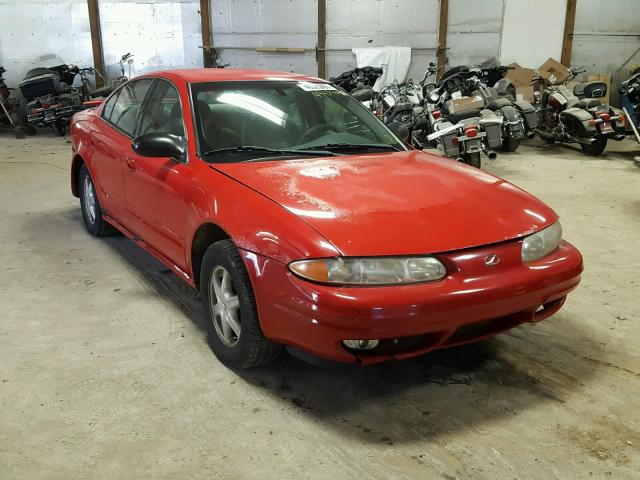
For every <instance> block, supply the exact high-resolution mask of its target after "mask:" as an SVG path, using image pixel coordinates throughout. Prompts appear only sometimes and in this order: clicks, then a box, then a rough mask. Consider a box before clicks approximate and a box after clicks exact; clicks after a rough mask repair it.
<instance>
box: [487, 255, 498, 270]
mask: <svg viewBox="0 0 640 480" xmlns="http://www.w3.org/2000/svg"><path fill="white" fill-rule="evenodd" d="M499 263H500V257H499V256H498V255H496V254H491V255H487V256H486V257H484V264H485V265H486V266H487V267H495V266H496V265H498V264H499Z"/></svg>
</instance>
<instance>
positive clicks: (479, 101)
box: [449, 96, 484, 113]
mask: <svg viewBox="0 0 640 480" xmlns="http://www.w3.org/2000/svg"><path fill="white" fill-rule="evenodd" d="M482 107H484V99H483V98H482V97H480V96H475V97H462V98H455V99H452V100H451V105H450V107H449V112H451V113H459V112H465V111H467V110H476V109H478V108H482Z"/></svg>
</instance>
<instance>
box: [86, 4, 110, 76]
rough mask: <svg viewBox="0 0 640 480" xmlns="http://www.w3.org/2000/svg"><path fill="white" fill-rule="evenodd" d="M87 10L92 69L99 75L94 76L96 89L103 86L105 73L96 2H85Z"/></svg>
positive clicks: (98, 8) (98, 10) (98, 9)
mask: <svg viewBox="0 0 640 480" xmlns="http://www.w3.org/2000/svg"><path fill="white" fill-rule="evenodd" d="M87 7H88V9H89V29H90V30H91V49H92V50H93V68H95V69H96V70H97V71H98V72H99V73H100V75H96V87H101V86H102V85H104V83H103V77H105V78H106V75H107V72H106V71H105V69H104V51H103V49H102V32H101V30H100V7H99V6H98V0H87Z"/></svg>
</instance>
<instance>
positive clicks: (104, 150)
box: [91, 79, 153, 232]
mask: <svg viewBox="0 0 640 480" xmlns="http://www.w3.org/2000/svg"><path fill="white" fill-rule="evenodd" d="M152 81H153V80H152V79H140V80H134V81H132V82H129V83H127V84H125V85H124V86H123V87H122V88H121V89H120V90H119V91H118V92H116V94H114V95H113V96H112V97H110V98H109V100H108V101H107V103H106V104H105V107H104V109H103V110H102V123H103V125H102V128H99V129H96V133H95V135H94V137H93V139H92V142H93V155H92V160H91V167H92V169H93V174H94V176H95V177H96V178H95V181H96V184H97V186H98V189H99V190H100V191H101V193H102V198H103V199H104V200H103V202H102V203H103V205H104V208H105V211H106V212H107V214H109V215H111V216H112V217H114V218H115V219H116V220H118V221H119V222H120V223H122V224H123V225H125V226H126V227H127V228H130V229H132V227H134V225H132V224H131V222H130V219H129V218H128V217H127V215H126V210H125V208H124V207H125V193H124V178H123V173H124V161H125V158H126V155H127V154H128V152H130V151H131V140H132V137H133V133H134V132H135V128H136V125H137V121H138V114H139V112H140V108H141V106H142V101H143V100H144V97H145V95H146V93H147V91H148V90H149V87H150V86H151V83H152ZM133 231H134V232H135V229H133Z"/></svg>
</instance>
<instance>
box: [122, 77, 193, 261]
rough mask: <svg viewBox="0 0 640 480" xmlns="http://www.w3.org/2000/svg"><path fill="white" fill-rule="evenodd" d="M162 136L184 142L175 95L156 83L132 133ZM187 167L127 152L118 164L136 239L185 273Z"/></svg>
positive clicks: (165, 84)
mask: <svg viewBox="0 0 640 480" xmlns="http://www.w3.org/2000/svg"><path fill="white" fill-rule="evenodd" d="M148 133H167V134H172V135H176V136H179V137H181V138H183V139H184V138H185V135H184V121H183V115H182V107H181V105H180V96H179V94H178V91H177V89H176V87H175V86H174V85H173V84H172V83H170V82H169V81H166V80H162V79H157V80H156V82H155V83H154V85H153V87H152V89H151V91H150V92H149V95H148V96H147V98H146V99H145V102H144V105H143V108H142V112H141V116H140V120H139V122H138V127H137V131H136V134H137V135H144V134H148ZM189 169H190V167H189V165H188V164H187V163H186V156H185V158H184V159H171V158H166V157H164V158H158V157H143V156H140V155H137V154H135V153H134V152H133V151H132V150H131V149H129V151H128V154H127V155H126V158H125V161H124V186H125V205H126V208H127V210H128V211H129V213H130V214H131V215H133V216H135V217H137V218H138V219H139V223H140V224H141V225H143V226H144V231H141V232H140V236H141V237H142V240H144V241H145V242H146V243H147V244H149V245H150V246H151V247H153V248H154V249H156V250H157V251H158V252H160V253H161V254H162V255H164V256H165V257H167V258H168V259H169V260H171V261H172V262H173V263H174V264H175V265H177V266H178V267H180V268H182V269H186V258H185V223H184V218H185V215H184V210H185V203H184V187H185V181H186V178H187V172H188V171H189Z"/></svg>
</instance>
